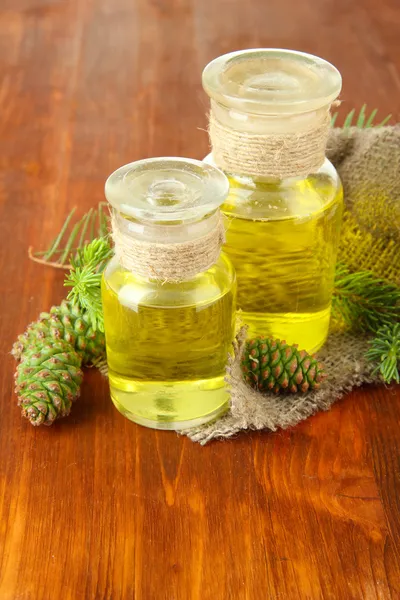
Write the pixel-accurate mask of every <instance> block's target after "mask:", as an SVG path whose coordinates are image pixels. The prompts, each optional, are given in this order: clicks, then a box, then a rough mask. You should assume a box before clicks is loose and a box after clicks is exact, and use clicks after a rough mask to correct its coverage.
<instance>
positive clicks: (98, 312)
mask: <svg viewBox="0 0 400 600" xmlns="http://www.w3.org/2000/svg"><path fill="white" fill-rule="evenodd" d="M112 254H113V249H112V248H111V246H110V242H109V240H108V238H95V239H94V240H93V241H92V242H90V244H87V245H86V246H84V247H83V248H82V249H79V250H78V252H77V254H76V256H75V257H73V258H72V260H71V271H70V273H69V274H68V275H67V277H66V279H65V282H64V285H65V286H66V287H70V288H72V289H71V291H70V292H69V294H68V300H71V301H72V302H75V303H77V304H78V305H79V306H80V307H81V308H82V309H85V310H86V312H87V314H88V317H89V319H90V321H91V324H92V327H93V329H97V330H99V331H104V319H103V306H102V302H101V289H100V286H101V277H102V273H103V270H104V268H105V266H106V264H107V262H108V260H109V259H110V258H111V256H112Z"/></svg>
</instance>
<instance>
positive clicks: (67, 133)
mask: <svg viewBox="0 0 400 600" xmlns="http://www.w3.org/2000/svg"><path fill="white" fill-rule="evenodd" d="M1 9H2V11H1V15H0V44H1V47H0V70H1V82H0V86H1V87H0V108H1V128H2V131H1V137H0V139H1V141H0V144H1V149H0V164H1V170H0V175H1V177H0V200H1V203H0V210H1V220H0V228H1V231H0V239H1V254H0V260H1V295H0V302H1V306H0V315H1V325H0V345H1V350H2V363H1V369H2V372H1V379H0V382H1V396H0V403H1V405H0V408H1V413H0V414H1V417H0V431H1V436H0V517H1V520H0V599H1V600H45V599H46V600H47V599H49V600H69V599H71V600H80V599H85V600H86V599H89V600H92V599H96V600H97V599H98V600H103V599H109V600H119V599H122V600H126V599H132V598H135V599H137V600H191V599H196V600H197V599H201V600H208V599H213V600H215V599H217V600H227V599H235V600H236V599H239V600H241V599H243V600H244V599H247V600H258V599H260V600H274V599H277V600H278V599H279V600H281V599H285V600H286V599H289V600H291V599H294V600H297V599H303V598H306V599H324V600H325V599H331V598H332V599H338V600H350V599H357V600H358V599H361V598H363V599H367V600H373V599H375V598H379V599H386V598H391V599H397V598H400V514H399V508H400V501H399V491H400V460H399V451H400V434H399V420H400V393H399V389H398V388H395V387H391V388H388V389H385V388H384V387H376V388H372V387H369V388H367V387H366V388H364V389H361V390H358V391H356V392H354V393H351V394H349V395H348V396H347V397H346V398H345V399H344V400H342V401H341V402H339V403H337V404H336V405H335V406H334V408H333V409H332V410H331V411H330V412H328V413H324V414H319V415H317V416H315V417H313V418H311V419H309V420H308V421H306V422H304V423H303V424H301V425H300V426H298V427H296V428H294V429H292V430H290V431H285V432H279V433H275V434H270V433H264V432H263V433H253V434H246V433H244V434H242V435H240V436H237V437H236V438H235V439H234V440H231V441H224V442H215V443H212V444H210V445H209V446H207V447H204V448H202V447H200V446H199V445H196V444H194V443H192V442H191V441H189V440H188V439H186V438H182V437H178V436H177V435H176V434H174V433H167V432H155V431H152V430H146V429H144V428H141V427H138V426H136V425H134V424H133V423H131V422H129V421H127V420H125V419H124V418H123V417H122V416H121V415H120V414H119V413H118V412H117V411H116V410H115V409H114V408H113V406H112V404H111V401H110V400H109V396H108V390H107V385H106V382H105V380H103V379H102V378H101V376H100V375H99V373H98V372H95V371H90V372H87V373H86V375H85V382H84V385H83V394H82V397H81V399H80V400H79V402H78V403H77V404H76V405H75V406H74V408H73V413H72V415H71V416H70V417H69V418H67V419H65V420H63V421H60V422H57V424H56V425H54V426H53V427H52V428H37V429H36V428H33V427H31V426H30V424H29V423H28V422H27V421H26V420H23V419H21V417H20V412H19V409H18V408H17V406H16V398H15V395H14V393H13V377H12V375H13V371H14V367H15V364H14V361H13V359H12V357H11V356H10V355H9V354H8V352H9V350H10V348H11V344H12V342H13V340H14V338H15V337H16V335H17V334H18V333H20V332H22V331H23V330H24V328H25V326H26V325H27V323H28V322H29V321H31V320H33V319H35V318H36V316H37V315H38V313H39V312H40V311H41V310H44V309H47V308H48V307H50V306H51V305H52V304H54V303H58V302H59V301H60V299H61V298H62V296H63V293H64V291H63V287H62V279H63V275H62V273H61V272H59V271H57V270H53V269H50V268H46V267H42V266H40V265H38V264H34V263H33V262H31V261H29V260H28V258H27V248H28V246H29V245H33V246H35V248H38V249H40V248H44V247H46V244H48V242H49V241H50V239H51V238H52V237H53V236H54V233H55V231H56V230H57V228H58V227H59V226H60V224H61V223H62V221H63V219H64V217H65V215H66V213H67V211H68V210H69V209H70V208H72V206H74V205H76V206H77V207H78V210H79V211H81V212H82V213H83V211H84V210H86V209H88V208H89V207H91V206H93V205H95V204H96V203H97V202H98V201H99V200H101V199H103V183H104V180H105V178H106V177H107V176H108V174H109V173H111V172H112V171H113V170H114V169H115V168H117V167H118V166H120V165H122V164H125V163H127V162H130V161H133V160H136V159H139V158H143V157H149V156H161V155H177V156H191V157H195V158H201V157H202V156H203V155H204V154H205V153H206V151H207V136H206V134H205V132H204V128H205V127H206V118H205V113H206V111H207V107H208V102H207V98H206V96H205V94H204V93H203V91H202V88H201V83H200V76H201V71H202V68H203V67H204V66H205V64H206V63H207V62H208V61H209V60H210V59H212V58H214V57H215V56H217V55H219V54H222V53H225V52H228V51H231V50H234V49H240V48H247V47H250V48H251V47H259V46H271V47H274V46H275V47H288V48H296V49H299V50H304V51H308V52H313V53H315V54H318V55H320V56H323V57H325V58H327V59H328V60H331V61H332V62H333V63H334V64H335V65H336V66H337V67H338V68H339V69H340V70H341V72H342V74H343V78H344V90H343V93H342V99H343V101H344V110H346V109H350V108H352V107H353V106H355V107H356V108H360V107H361V105H362V104H363V103H364V102H367V103H368V105H369V106H370V107H371V108H373V107H378V108H379V109H380V112H381V114H382V116H384V115H385V114H387V113H388V112H390V111H392V112H393V111H396V107H398V106H399V102H398V99H399V92H400V52H399V28H400V6H399V3H398V0H379V2H377V1H376V0H352V1H350V2H349V1H348V0H303V1H302V2H296V1H295V0H280V1H279V2H278V1H275V2H274V1H267V0H248V1H246V2H245V1H244V0H241V1H240V0H69V1H68V0H3V1H2V3H1ZM395 116H396V117H399V116H400V114H397V115H396V114H395Z"/></svg>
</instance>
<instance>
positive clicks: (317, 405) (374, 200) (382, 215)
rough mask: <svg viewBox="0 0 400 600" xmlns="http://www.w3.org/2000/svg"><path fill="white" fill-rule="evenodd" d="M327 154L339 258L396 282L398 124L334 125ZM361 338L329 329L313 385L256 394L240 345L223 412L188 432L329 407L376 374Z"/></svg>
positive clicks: (199, 434) (264, 424)
mask: <svg viewBox="0 0 400 600" xmlns="http://www.w3.org/2000/svg"><path fill="white" fill-rule="evenodd" d="M327 154H328V158H330V160H331V161H332V162H333V164H334V165H335V167H336V168H337V170H338V171H339V174H340V176H341V178H342V182H343V187H344V197H345V205H346V211H345V216H344V223H343V230H342V237H341V244H340V250H339V260H341V261H343V262H344V263H346V264H347V265H348V266H349V267H350V268H351V270H354V271H358V270H360V269H368V270H371V271H373V272H374V273H375V274H377V275H379V276H381V277H384V278H385V279H387V280H389V281H392V282H395V283H397V284H400V125H396V126H395V127H382V128H376V129H375V128H371V129H357V128H350V129H333V130H332V132H331V135H330V138H329V141H328V149H327ZM367 348H368V342H367V340H366V339H365V338H362V337H359V336H353V335H350V334H331V335H330V337H329V339H328V342H327V344H326V345H325V346H324V348H323V349H322V350H321V351H320V353H319V356H320V357H321V360H322V361H323V362H324V364H325V367H326V370H327V372H328V379H327V381H326V383H324V385H323V386H322V387H321V389H320V390H318V391H316V392H308V393H306V394H303V395H301V394H299V395H294V396H290V395H287V396H275V395H274V394H267V395H261V394H260V393H258V392H255V391H253V390H251V389H250V388H249V387H247V386H246V385H245V383H244V382H243V380H242V376H241V372H240V362H239V356H240V350H241V344H238V345H237V346H236V348H235V355H234V356H233V357H232V358H231V361H230V365H229V367H228V381H229V383H230V385H231V396H232V399H231V407H230V411H229V413H228V414H227V415H226V416H225V417H223V418H222V419H219V420H218V421H216V422H215V423H212V424H210V425H206V426H203V427H199V428H196V429H191V430H189V431H186V432H184V433H186V435H188V436H189V437H190V438H191V439H192V440H194V441H197V442H200V443H201V444H205V443H207V442H208V441H210V440H212V439H214V438H227V437H230V436H232V435H234V434H236V433H237V432H239V431H240V430H245V429H249V430H251V429H269V430H271V431H275V430H276V429H278V428H282V429H285V428H287V427H291V426H293V425H296V424H297V423H299V422H300V421H302V420H303V419H306V418H307V417H309V416H310V415H312V414H313V413H315V412H317V411H319V410H328V409H329V408H330V406H331V405H332V404H333V403H334V402H335V401H336V400H337V399H338V398H340V397H341V396H342V395H343V394H344V393H345V392H347V391H349V390H351V389H352V388H353V387H354V386H359V385H361V384H363V383H370V382H373V381H378V377H377V376H372V374H371V365H370V364H369V363H367V361H366V360H365V359H364V354H365V352H366V350H367Z"/></svg>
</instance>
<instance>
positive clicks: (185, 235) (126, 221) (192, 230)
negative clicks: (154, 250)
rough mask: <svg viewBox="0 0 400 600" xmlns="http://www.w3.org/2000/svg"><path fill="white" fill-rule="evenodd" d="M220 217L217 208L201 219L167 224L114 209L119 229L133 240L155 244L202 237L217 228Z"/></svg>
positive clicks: (114, 221) (176, 242) (114, 216)
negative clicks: (133, 217) (145, 219)
mask: <svg viewBox="0 0 400 600" xmlns="http://www.w3.org/2000/svg"><path fill="white" fill-rule="evenodd" d="M219 218H220V213H219V210H217V211H214V212H212V213H211V214H209V215H205V216H204V217H203V218H202V219H200V220H192V221H185V222H178V223H171V224H169V223H168V224H165V223H153V222H149V221H144V220H143V221H142V220H139V219H137V220H135V219H131V218H128V217H125V216H124V215H123V214H122V213H120V212H118V211H116V210H113V223H115V225H116V226H117V228H118V230H119V231H121V232H122V233H123V234H124V235H126V236H127V237H130V238H132V241H135V240H137V241H143V242H149V243H150V242H153V243H155V244H179V243H185V242H188V241H193V240H196V239H198V238H202V237H204V236H205V235H207V234H208V233H210V232H211V231H213V230H214V229H215V228H216V226H217V224H218V222H219Z"/></svg>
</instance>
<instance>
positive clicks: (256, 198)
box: [205, 155, 343, 220]
mask: <svg viewBox="0 0 400 600" xmlns="http://www.w3.org/2000/svg"><path fill="white" fill-rule="evenodd" d="M205 160H206V161H207V162H208V163H210V164H213V158H212V156H211V155H208V156H207V157H206V158H205ZM226 175H227V176H228V179H229V184H230V191H229V196H228V198H227V200H226V201H225V203H224V205H223V206H222V211H223V212H224V213H225V214H227V215H228V216H233V217H238V218H244V219H249V218H251V219H255V220H257V219H268V220H281V219H288V218H299V217H306V216H310V215H313V214H314V213H317V212H320V211H324V210H326V209H328V208H330V207H331V206H332V205H336V204H341V203H342V200H343V190H342V184H341V181H340V177H339V174H338V172H337V171H336V169H335V167H334V166H333V164H332V163H331V162H330V161H329V160H328V159H325V161H324V163H323V165H322V166H321V168H320V169H319V170H318V171H317V172H316V173H311V174H310V175H309V176H308V177H307V178H305V179H301V178H288V179H281V180H271V179H267V178H263V177H254V176H250V175H240V174H236V173H226Z"/></svg>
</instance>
